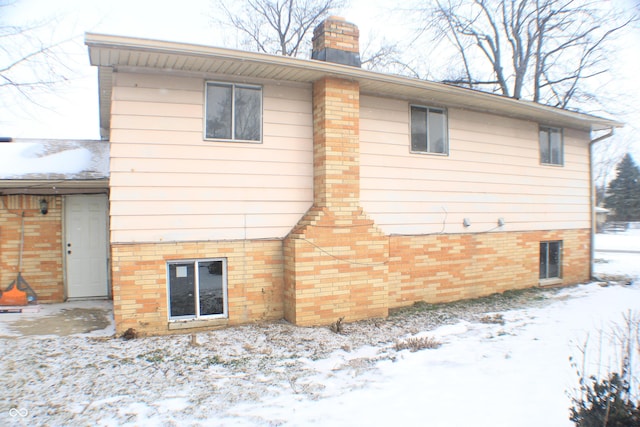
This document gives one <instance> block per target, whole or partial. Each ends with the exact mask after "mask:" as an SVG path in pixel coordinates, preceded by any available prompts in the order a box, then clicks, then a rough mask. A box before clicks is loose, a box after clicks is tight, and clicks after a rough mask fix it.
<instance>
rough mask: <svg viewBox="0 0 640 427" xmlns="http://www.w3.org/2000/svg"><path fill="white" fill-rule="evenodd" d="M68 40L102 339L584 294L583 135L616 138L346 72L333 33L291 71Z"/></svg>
mask: <svg viewBox="0 0 640 427" xmlns="http://www.w3.org/2000/svg"><path fill="white" fill-rule="evenodd" d="M85 43H86V45H87V46H88V49H89V56H90V60H91V64H92V65H94V66H96V67H97V68H98V74H99V89H100V93H99V94H100V122H101V135H102V139H103V140H105V141H108V144H109V147H110V167H109V171H108V190H109V206H108V218H109V245H108V247H109V249H110V250H109V256H108V257H107V259H105V260H104V266H105V267H107V266H108V267H109V271H110V283H111V289H112V296H113V302H114V316H115V322H116V329H117V331H118V332H119V333H121V332H123V331H125V330H127V329H128V328H134V329H136V330H137V331H138V332H140V333H143V334H163V333H169V332H171V331H176V330H194V329H197V328H212V327H221V326H227V325H237V324H243V323H248V322H252V321H256V320H262V319H265V320H269V319H282V318H284V319H286V320H288V321H290V322H292V323H294V324H297V325H303V326H304V325H322V324H329V323H331V322H334V321H336V320H337V319H338V318H341V317H344V318H345V321H354V320H358V319H364V318H372V317H384V316H387V315H388V313H389V310H390V309H393V308H397V307H402V306H407V305H411V304H413V303H414V302H416V301H428V302H432V303H436V302H447V301H453V300H458V299H463V298H472V297H479V296H483V295H488V294H491V293H495V292H502V291H505V290H509V289H515V288H527V287H533V286H541V285H542V286H545V285H569V284H575V283H580V282H584V281H587V280H589V278H590V266H591V247H592V245H591V236H592V225H593V219H592V217H593V210H592V205H593V204H592V188H591V184H590V182H591V179H590V143H591V141H592V140H591V133H592V132H595V131H600V130H610V129H612V128H614V127H618V126H620V123H618V122H615V121H611V120H606V119H601V118H598V117H594V116H590V115H585V114H579V113H575V112H570V111H565V110H558V109H554V108H550V107H547V106H543V105H538V104H534V103H531V102H526V101H520V100H515V99H510V98H504V97H500V96H496V95H491V94H487V93H481V92H476V91H472V90H468V89H463V88H459V87H454V86H448V85H444V84H440V83H434V82H428V81H422V80H416V79H411V78H407V77H401V76H395V75H385V74H380V73H375V72H371V71H367V70H363V69H361V68H360V67H359V65H360V58H359V51H358V49H359V47H358V29H357V27H355V26H354V25H353V24H351V23H348V22H346V21H345V20H344V19H342V18H337V17H331V18H329V19H327V20H326V21H324V22H323V23H322V24H320V25H319V26H318V27H317V28H316V30H315V32H314V39H313V45H314V46H313V53H312V59H311V60H304V59H296V58H290V57H281V56H273V55H265V54H258V53H252V52H242V51H236V50H230V49H221V48H214V47H208V46H200V45H192V44H183V43H172V42H163V41H156V40H145V39H138V38H129V37H119V36H111V35H101V34H87V35H86V39H85ZM98 144H102V143H98ZM31 203H32V204H34V203H36V201H35V199H34V201H32V202H31ZM105 213H107V208H106V207H105ZM65 249H66V248H65ZM96 268H97V267H96Z"/></svg>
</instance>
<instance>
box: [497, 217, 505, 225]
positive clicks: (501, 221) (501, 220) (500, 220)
mask: <svg viewBox="0 0 640 427" xmlns="http://www.w3.org/2000/svg"><path fill="white" fill-rule="evenodd" d="M502 226H504V218H498V227H502Z"/></svg>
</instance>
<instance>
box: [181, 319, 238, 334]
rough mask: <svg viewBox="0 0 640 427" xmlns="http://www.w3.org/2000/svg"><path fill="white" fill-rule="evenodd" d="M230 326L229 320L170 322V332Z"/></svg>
mask: <svg viewBox="0 0 640 427" xmlns="http://www.w3.org/2000/svg"><path fill="white" fill-rule="evenodd" d="M226 326H229V319H226V318H225V319H193V320H174V321H171V322H169V330H170V331H174V330H180V329H195V328H216V327H217V328H223V327H226Z"/></svg>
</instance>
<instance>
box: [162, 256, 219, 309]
mask: <svg viewBox="0 0 640 427" xmlns="http://www.w3.org/2000/svg"><path fill="white" fill-rule="evenodd" d="M167 275H168V283H169V289H168V291H169V292H168V293H169V319H170V320H189V319H201V318H226V317H227V260H226V259H225V258H219V259H205V260H188V261H169V262H168V263H167Z"/></svg>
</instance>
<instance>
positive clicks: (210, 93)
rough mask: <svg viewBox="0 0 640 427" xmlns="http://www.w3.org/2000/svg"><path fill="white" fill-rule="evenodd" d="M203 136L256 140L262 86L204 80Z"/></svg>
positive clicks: (259, 137) (259, 118)
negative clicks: (205, 81)
mask: <svg viewBox="0 0 640 427" xmlns="http://www.w3.org/2000/svg"><path fill="white" fill-rule="evenodd" d="M205 118H206V120H205V138H207V139H222V140H227V141H240V142H260V141H261V138H262V88H261V87H260V86H249V85H241V84H232V83H219V82H207V87H206V105H205Z"/></svg>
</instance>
